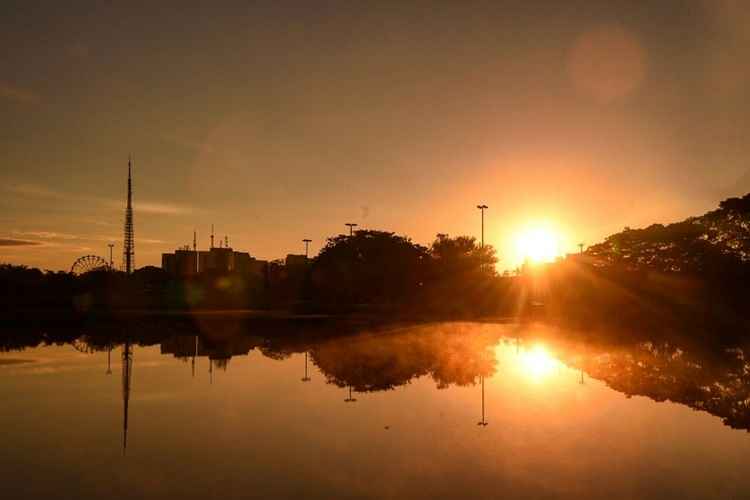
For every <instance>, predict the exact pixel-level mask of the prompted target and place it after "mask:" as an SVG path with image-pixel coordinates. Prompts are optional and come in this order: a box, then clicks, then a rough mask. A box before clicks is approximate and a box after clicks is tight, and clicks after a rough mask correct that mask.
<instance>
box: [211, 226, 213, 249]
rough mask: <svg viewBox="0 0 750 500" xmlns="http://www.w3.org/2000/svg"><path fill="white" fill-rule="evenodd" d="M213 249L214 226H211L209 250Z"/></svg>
mask: <svg viewBox="0 0 750 500" xmlns="http://www.w3.org/2000/svg"><path fill="white" fill-rule="evenodd" d="M213 247H214V225H213V224H211V248H213Z"/></svg>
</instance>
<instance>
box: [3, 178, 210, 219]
mask: <svg viewBox="0 0 750 500" xmlns="http://www.w3.org/2000/svg"><path fill="white" fill-rule="evenodd" d="M6 189H7V190H8V191H10V192H12V193H15V194H17V195H21V196H26V197H32V198H48V199H54V200H69V201H78V202H84V201H88V202H93V203H99V204H101V205H104V206H106V207H108V208H110V209H113V210H122V209H123V201H122V200H112V199H107V198H99V197H92V196H85V195H78V194H74V193H63V192H59V191H55V190H53V189H49V188H47V187H45V186H40V185H36V184H16V185H12V186H9V187H7V188H6ZM133 209H134V210H135V212H136V213H144V214H155V215H186V214H192V213H195V212H196V210H195V209H194V208H193V207H190V206H187V205H179V204H175V203H161V202H153V201H139V200H135V201H134V203H133Z"/></svg>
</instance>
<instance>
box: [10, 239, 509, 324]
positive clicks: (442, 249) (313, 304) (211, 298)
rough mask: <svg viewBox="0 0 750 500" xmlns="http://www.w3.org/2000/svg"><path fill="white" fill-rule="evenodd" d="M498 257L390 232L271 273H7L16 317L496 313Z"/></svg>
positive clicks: (275, 266) (452, 242)
mask: <svg viewBox="0 0 750 500" xmlns="http://www.w3.org/2000/svg"><path fill="white" fill-rule="evenodd" d="M496 261H497V258H496V257H495V251H494V249H493V248H492V247H491V246H488V245H487V246H484V247H482V246H481V245H479V244H478V243H477V241H476V240H475V239H474V238H470V237H465V236H461V237H456V238H451V237H449V236H447V235H443V234H441V235H438V237H437V239H436V240H435V242H434V243H433V244H432V245H431V246H430V247H424V246H421V245H418V244H415V243H414V242H412V241H411V240H410V239H409V238H406V237H403V236H399V235H396V234H394V233H390V232H385V231H374V230H366V231H357V232H356V233H354V235H352V236H344V235H340V236H335V237H332V238H330V239H329V240H328V242H327V244H326V245H325V247H324V248H323V249H322V250H321V251H320V253H319V255H318V256H316V257H314V258H312V259H310V260H308V261H303V262H301V263H300V262H296V263H294V264H293V265H292V264H290V265H285V264H284V263H282V262H272V263H270V264H269V266H268V268H267V269H266V271H265V272H264V273H262V274H242V273H236V272H229V273H208V272H207V273H202V274H200V275H198V276H194V277H189V278H178V277H174V276H172V275H170V274H168V273H166V272H165V271H162V270H161V269H159V268H156V267H151V266H147V267H144V268H141V269H137V270H136V271H135V272H134V273H133V274H132V275H126V274H124V273H121V272H111V271H106V270H101V271H92V272H88V273H85V274H83V275H80V276H76V275H72V274H69V273H62V272H57V273H53V272H42V271H40V270H38V269H28V268H25V267H21V266H11V265H2V266H0V283H1V284H2V289H0V293H2V304H1V305H0V307H1V308H3V309H4V310H5V311H6V312H7V311H11V312H12V311H21V310H29V309H49V310H70V311H77V312H96V311H118V310H124V309H154V310H167V311H169V310H196V309H274V310H287V311H291V312H300V313H351V312H357V311H360V312H367V311H372V312H378V313H420V314H436V313H443V314H456V315H467V316H468V315H471V316H475V315H483V314H495V313H497V312H498V311H499V309H498V307H497V305H498V304H499V303H500V302H501V301H500V300H499V297H500V294H501V293H502V291H503V290H504V288H507V287H508V286H510V284H511V283H510V281H508V280H501V279H499V277H498V276H497V274H496V272H495V263H496Z"/></svg>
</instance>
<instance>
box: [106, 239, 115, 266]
mask: <svg viewBox="0 0 750 500" xmlns="http://www.w3.org/2000/svg"><path fill="white" fill-rule="evenodd" d="M107 246H108V247H109V267H110V269H114V268H115V262H114V261H113V260H112V249H113V248H114V247H115V244H114V243H107Z"/></svg>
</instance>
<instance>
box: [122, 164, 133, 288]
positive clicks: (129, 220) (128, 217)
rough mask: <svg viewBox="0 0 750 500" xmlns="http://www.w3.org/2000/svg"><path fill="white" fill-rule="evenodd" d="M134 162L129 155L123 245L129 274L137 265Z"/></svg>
mask: <svg viewBox="0 0 750 500" xmlns="http://www.w3.org/2000/svg"><path fill="white" fill-rule="evenodd" d="M131 169H132V162H131V158H130V155H128V202H127V206H126V207H125V228H124V235H123V236H124V237H123V240H124V241H123V245H122V260H123V265H122V269H123V271H125V273H127V274H131V273H132V272H133V268H134V267H135V259H134V257H135V237H134V235H133V178H132V172H131Z"/></svg>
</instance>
